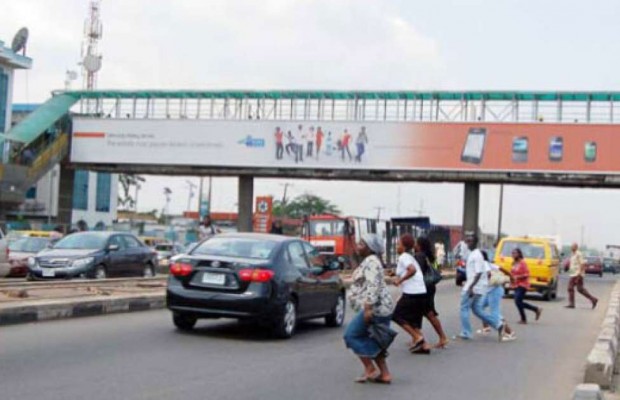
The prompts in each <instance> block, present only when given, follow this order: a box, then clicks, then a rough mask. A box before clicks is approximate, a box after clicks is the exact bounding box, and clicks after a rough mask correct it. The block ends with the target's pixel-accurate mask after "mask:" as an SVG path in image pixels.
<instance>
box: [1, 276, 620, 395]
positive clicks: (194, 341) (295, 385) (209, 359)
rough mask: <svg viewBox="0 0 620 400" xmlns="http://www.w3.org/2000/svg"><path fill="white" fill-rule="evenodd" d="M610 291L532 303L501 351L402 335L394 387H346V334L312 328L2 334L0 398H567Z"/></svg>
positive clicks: (81, 327)
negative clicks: (420, 344)
mask: <svg viewBox="0 0 620 400" xmlns="http://www.w3.org/2000/svg"><path fill="white" fill-rule="evenodd" d="M614 282H615V279H614V278H612V277H605V278H603V279H600V278H597V277H596V278H588V279H587V283H586V284H587V287H589V288H590V290H591V291H592V292H593V293H594V294H595V295H597V296H599V297H600V298H601V303H600V305H599V307H598V309H597V310H595V311H592V310H591V309H590V307H589V304H586V302H585V300H583V299H579V301H578V308H577V309H575V310H567V309H564V308H563V306H564V304H565V298H562V299H559V300H558V301H556V302H551V303H546V302H542V301H536V304H540V305H542V306H543V307H544V310H545V311H544V314H543V317H542V319H541V321H540V322H538V323H531V324H530V325H528V326H517V333H518V336H519V338H518V340H517V341H516V342H511V343H502V344H500V343H498V342H497V339H496V336H495V335H492V336H491V337H486V338H477V339H476V340H475V341H472V342H453V343H452V344H451V345H450V347H449V348H448V349H446V350H442V351H437V352H434V353H433V354H432V355H430V356H420V355H418V356H413V355H411V354H409V353H408V352H407V351H406V343H407V337H406V336H405V335H404V334H402V333H401V334H400V335H399V336H398V337H397V339H396V342H395V344H394V345H393V347H392V349H391V353H392V354H391V357H390V359H389V362H390V365H391V368H392V373H393V375H394V382H393V384H392V385H391V386H381V385H376V384H365V385H360V384H356V383H353V378H354V377H355V376H357V375H358V374H359V373H360V368H359V366H358V362H357V360H356V359H355V358H354V357H353V355H352V354H351V353H350V352H348V351H347V350H346V349H345V348H344V345H343V342H342V339H341V336H342V330H341V329H330V328H326V327H324V326H323V324H322V323H320V322H311V323H307V324H304V325H303V326H302V327H301V329H300V331H299V332H298V334H297V336H295V337H294V338H293V339H292V340H289V341H279V340H274V339H272V338H270V337H269V336H268V335H266V334H264V333H261V332H257V331H256V329H255V328H254V327H252V326H251V325H243V324H238V323H236V322H234V321H229V320H222V321H204V322H201V323H199V325H198V327H197V329H196V331H195V332H194V333H188V334H186V333H179V332H177V331H176V330H175V329H174V328H173V326H172V323H171V320H170V315H169V312H167V311H166V310H159V311H150V312H142V313H133V314H116V315H110V316H103V317H92V318H84V319H73V320H64V321H53V322H45V323H39V324H28V325H16V326H9V327H2V328H1V329H0V388H1V389H0V393H1V396H0V397H1V398H2V399H3V400H24V399H37V400H66V399H78V398H88V399H89V400H104V399H105V400H115V399H119V400H120V399H122V400H143V399H184V400H190V399H200V400H205V399H218V400H220V399H221V400H223V399H235V400H241V399H296V400H302V399H339V400H345V399H356V400H362V399H373V400H376V399H377V398H380V397H385V398H395V399H401V398H402V399H405V398H419V399H421V398H429V399H430V398H432V399H442V400H451V399H458V400H463V399H478V400H485V399H492V400H497V399H528V400H533V399H541V400H542V399H544V400H548V399H569V398H570V395H571V393H572V390H573V388H574V386H575V385H576V384H577V383H579V381H580V379H582V376H583V366H584V361H585V357H586V355H587V353H588V352H589V350H590V348H591V347H592V345H593V343H594V340H595V337H596V335H597V333H598V328H599V326H600V323H601V322H602V319H603V316H604V314H605V308H606V305H607V302H608V298H609V294H610V291H611V288H612V286H613V283H614ZM565 287H566V281H565V280H563V281H562V284H561V288H562V290H564V289H565ZM458 297H459V292H458V290H457V288H456V287H455V286H454V285H453V284H452V282H447V283H443V284H441V285H440V288H439V290H438V297H437V304H438V310H439V312H440V313H441V319H442V320H443V322H444V324H445V326H446V328H447V331H448V332H449V333H450V335H451V336H452V335H454V334H456V333H458V325H459V324H458V311H457V309H458ZM503 307H504V313H505V314H506V315H507V318H508V319H509V321H516V320H517V313H516V310H515V308H514V305H513V303H512V301H511V300H508V299H506V300H504V303H503ZM349 314H350V313H349ZM349 316H350V315H349ZM425 325H426V324H425ZM428 328H429V327H427V326H425V331H426V332H427V333H428V335H427V337H428V338H429V339H430V340H431V341H433V340H434V339H435V337H434V335H433V334H432V333H431V332H430V331H429V330H428Z"/></svg>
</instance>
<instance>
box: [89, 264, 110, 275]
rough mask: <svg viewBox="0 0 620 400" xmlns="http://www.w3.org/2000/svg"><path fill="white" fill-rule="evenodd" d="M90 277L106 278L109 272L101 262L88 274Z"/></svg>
mask: <svg viewBox="0 0 620 400" xmlns="http://www.w3.org/2000/svg"><path fill="white" fill-rule="evenodd" d="M88 277H89V278H90V279H106V278H107V277H108V272H107V271H106V269H105V267H104V266H103V265H101V264H99V265H97V266H95V268H93V270H92V271H91V272H90V273H89V274H88Z"/></svg>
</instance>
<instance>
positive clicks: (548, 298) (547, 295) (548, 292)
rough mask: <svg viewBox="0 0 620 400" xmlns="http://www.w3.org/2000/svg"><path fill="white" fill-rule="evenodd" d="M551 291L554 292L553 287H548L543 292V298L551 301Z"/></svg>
mask: <svg viewBox="0 0 620 400" xmlns="http://www.w3.org/2000/svg"><path fill="white" fill-rule="evenodd" d="M551 292H552V289H551V288H549V289H547V290H546V291H545V293H543V296H542V298H543V300H544V301H550V300H551Z"/></svg>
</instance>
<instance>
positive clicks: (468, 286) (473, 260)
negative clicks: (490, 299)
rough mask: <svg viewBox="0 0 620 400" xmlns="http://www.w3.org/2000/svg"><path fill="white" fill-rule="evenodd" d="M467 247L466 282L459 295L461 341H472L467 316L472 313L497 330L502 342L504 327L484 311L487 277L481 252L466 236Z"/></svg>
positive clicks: (475, 241)
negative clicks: (468, 251)
mask: <svg viewBox="0 0 620 400" xmlns="http://www.w3.org/2000/svg"><path fill="white" fill-rule="evenodd" d="M465 243H467V247H468V248H469V250H470V253H469V256H468V257H467V263H466V266H465V268H466V271H467V280H466V281H465V284H464V285H463V291H462V293H461V333H460V335H459V337H460V338H461V339H467V340H468V339H472V338H473V332H472V327H471V321H470V319H469V314H470V312H471V311H473V313H474V315H475V316H476V317H478V318H479V319H481V320H482V322H484V323H485V324H487V325H488V326H491V327H493V328H495V329H497V332H498V337H499V340H500V341H501V340H502V337H503V334H504V325H503V323H502V321H501V320H500V319H498V317H497V316H495V315H491V314H489V313H487V312H486V311H485V310H484V296H485V295H486V293H487V287H488V276H487V271H486V263H485V261H484V257H483V255H482V252H481V251H480V250H479V249H478V238H477V237H476V236H475V235H473V236H468V237H467V238H466V239H465Z"/></svg>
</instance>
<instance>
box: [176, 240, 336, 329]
mask: <svg viewBox="0 0 620 400" xmlns="http://www.w3.org/2000/svg"><path fill="white" fill-rule="evenodd" d="M167 304H168V308H169V309H170V310H171V311H172V314H173V321H174V324H175V325H176V326H177V328H179V329H181V330H190V329H192V328H193V327H194V325H195V324H196V321H197V320H198V319H200V318H236V319H249V320H254V321H256V322H258V323H260V324H262V325H264V326H266V327H269V328H271V329H272V330H273V332H274V333H275V334H276V336H278V337H282V338H289V337H291V336H292V335H293V334H294V333H295V328H296V326H297V322H298V321H299V320H303V319H313V318H325V321H326V323H327V325H328V326H341V325H342V323H343V322H344V314H345V288H344V285H343V283H342V280H341V278H340V274H339V265H338V264H337V263H334V264H330V265H325V263H324V262H323V259H322V257H321V256H320V255H319V253H318V251H317V250H316V249H315V248H314V247H312V246H311V245H310V244H309V243H307V242H304V241H302V240H300V239H296V238H290V237H284V236H277V235H265V234H255V233H254V234H252V233H246V234H241V233H233V234H224V235H218V236H215V237H213V238H211V239H208V240H206V241H204V242H202V243H200V244H199V245H198V246H197V247H195V248H194V249H193V250H191V251H190V252H189V254H187V255H184V256H181V257H180V258H178V259H176V260H175V261H174V263H173V264H172V265H171V266H170V277H169V278H168V288H167Z"/></svg>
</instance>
